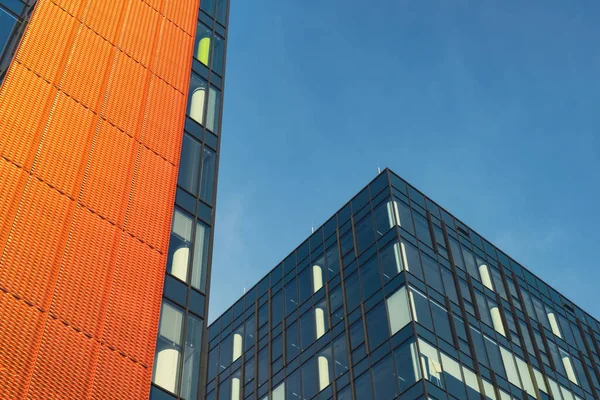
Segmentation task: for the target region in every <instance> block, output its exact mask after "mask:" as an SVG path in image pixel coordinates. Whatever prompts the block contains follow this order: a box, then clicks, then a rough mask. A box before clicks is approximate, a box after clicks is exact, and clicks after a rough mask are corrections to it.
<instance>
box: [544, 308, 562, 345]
mask: <svg viewBox="0 0 600 400" xmlns="http://www.w3.org/2000/svg"><path fill="white" fill-rule="evenodd" d="M546 313H547V315H548V322H550V328H551V329H552V333H554V334H555V335H556V336H558V337H559V338H561V339H562V338H563V337H562V335H561V333H560V328H559V327H558V322H557V321H556V315H555V314H554V310H553V309H551V308H549V307H548V306H546Z"/></svg>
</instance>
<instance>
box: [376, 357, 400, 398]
mask: <svg viewBox="0 0 600 400" xmlns="http://www.w3.org/2000/svg"><path fill="white" fill-rule="evenodd" d="M396 382H397V379H396V374H395V373H394V364H393V360H392V356H391V355H388V356H387V357H385V358H384V359H383V360H381V361H379V362H378V363H377V364H375V365H374V366H373V387H374V388H375V400H390V399H393V398H394V397H395V396H396V395H397V394H398V389H397V387H396Z"/></svg>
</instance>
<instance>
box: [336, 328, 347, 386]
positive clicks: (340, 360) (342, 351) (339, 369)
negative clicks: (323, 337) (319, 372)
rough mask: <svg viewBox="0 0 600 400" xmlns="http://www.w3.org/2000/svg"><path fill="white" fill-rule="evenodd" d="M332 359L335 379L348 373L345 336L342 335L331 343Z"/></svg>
mask: <svg viewBox="0 0 600 400" xmlns="http://www.w3.org/2000/svg"><path fill="white" fill-rule="evenodd" d="M333 359H334V370H335V377H336V378H339V377H340V376H342V375H343V374H345V373H346V372H347V371H348V364H349V361H348V347H347V345H346V335H345V334H342V335H340V336H338V338H337V339H335V340H334V341H333Z"/></svg>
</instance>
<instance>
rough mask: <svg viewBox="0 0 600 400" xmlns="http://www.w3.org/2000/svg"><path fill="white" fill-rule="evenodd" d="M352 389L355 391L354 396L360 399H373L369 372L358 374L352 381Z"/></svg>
mask: <svg viewBox="0 0 600 400" xmlns="http://www.w3.org/2000/svg"><path fill="white" fill-rule="evenodd" d="M354 390H355V391H356V398H357V399H360V400H373V392H372V391H371V373H370V372H369V371H367V372H366V373H364V374H362V375H361V376H359V377H358V378H357V379H356V381H354Z"/></svg>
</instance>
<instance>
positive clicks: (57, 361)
mask: <svg viewBox="0 0 600 400" xmlns="http://www.w3.org/2000/svg"><path fill="white" fill-rule="evenodd" d="M228 6H229V3H228V1H226V0H203V1H202V2H201V3H200V1H199V0H178V1H171V0H153V1H150V0H37V1H34V0H27V1H21V0H0V398H2V399H5V398H6V399H20V398H32V399H45V398H48V399H50V398H52V399H67V398H94V399H148V398H152V399H163V398H165V399H203V398H204V388H205V382H204V381H203V379H202V377H203V376H205V372H204V369H203V368H202V367H201V366H202V365H203V363H205V361H204V360H205V358H206V351H205V346H203V338H205V337H206V335H205V333H206V324H205V323H204V320H205V316H206V313H207V310H208V294H209V287H210V285H209V282H210V270H211V267H210V266H211V258H212V240H213V231H214V222H215V211H214V210H215V206H216V187H217V172H218V159H219V149H220V131H221V123H220V122H221V118H222V102H223V89H224V79H225V75H224V73H225V49H226V39H227V18H228Z"/></svg>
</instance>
